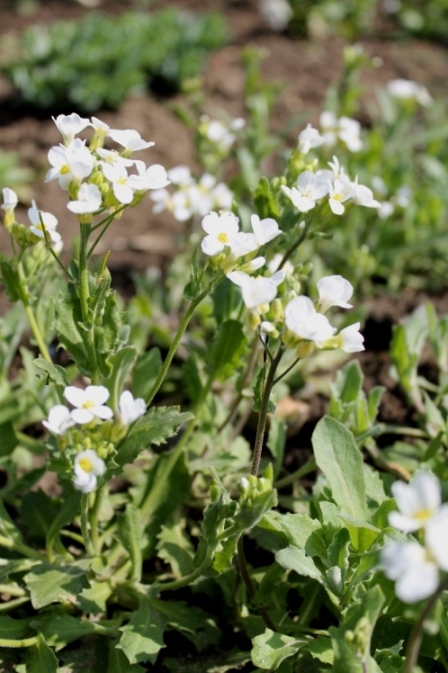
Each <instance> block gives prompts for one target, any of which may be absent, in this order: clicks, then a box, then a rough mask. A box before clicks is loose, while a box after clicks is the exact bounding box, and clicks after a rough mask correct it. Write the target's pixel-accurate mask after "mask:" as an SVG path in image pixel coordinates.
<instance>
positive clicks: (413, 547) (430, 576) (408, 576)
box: [381, 542, 439, 603]
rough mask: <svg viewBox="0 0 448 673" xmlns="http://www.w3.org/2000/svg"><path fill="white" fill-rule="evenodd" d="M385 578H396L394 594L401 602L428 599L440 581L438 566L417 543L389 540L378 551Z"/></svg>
mask: <svg viewBox="0 0 448 673" xmlns="http://www.w3.org/2000/svg"><path fill="white" fill-rule="evenodd" d="M381 564H382V566H383V568H384V573H385V575H386V577H388V578H389V579H390V580H396V584H395V593H396V594H397V596H398V598H399V599H400V600H402V601H403V602H404V603H415V602H416V601H420V600H423V598H428V596H431V594H433V593H434V591H435V590H436V589H437V586H438V584H439V569H438V567H437V565H436V563H434V561H433V560H432V559H431V557H430V556H429V554H428V552H427V550H426V549H425V548H424V547H421V546H420V545H419V544H418V542H392V543H391V544H388V545H386V547H384V549H382V550H381Z"/></svg>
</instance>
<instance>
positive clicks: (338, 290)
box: [317, 276, 353, 313]
mask: <svg viewBox="0 0 448 673" xmlns="http://www.w3.org/2000/svg"><path fill="white" fill-rule="evenodd" d="M317 290H318V292H319V310H320V311H321V312H322V313H325V312H326V311H328V309H329V308H330V307H331V306H339V307H340V308H352V304H349V303H348V300H349V299H350V297H351V296H352V294H353V285H352V284H351V283H350V282H349V281H348V280H346V279H345V278H343V277H342V276H325V277H324V278H321V279H320V281H319V282H318V283H317Z"/></svg>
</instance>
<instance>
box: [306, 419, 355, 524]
mask: <svg viewBox="0 0 448 673" xmlns="http://www.w3.org/2000/svg"><path fill="white" fill-rule="evenodd" d="M312 443H313V448H314V455H315V457H316V463H317V465H318V467H319V468H320V469H321V470H322V472H323V473H324V474H325V476H326V478H327V479H328V482H329V484H330V487H331V492H332V495H333V498H334V500H335V502H336V503H337V504H338V505H339V506H340V508H341V510H342V512H343V513H344V514H348V515H350V516H353V517H355V518H357V519H361V520H364V521H365V520H366V519H367V506H366V487H365V481H364V472H363V460H362V456H361V453H360V451H359V449H358V447H357V445H356V442H355V439H354V437H353V435H352V433H351V432H350V431H349V430H347V428H346V427H345V426H343V425H342V423H339V421H336V420H335V419H334V418H330V417H329V416H326V417H325V418H322V420H320V421H319V423H318V424H317V426H316V429H315V430H314V433H313V437H312Z"/></svg>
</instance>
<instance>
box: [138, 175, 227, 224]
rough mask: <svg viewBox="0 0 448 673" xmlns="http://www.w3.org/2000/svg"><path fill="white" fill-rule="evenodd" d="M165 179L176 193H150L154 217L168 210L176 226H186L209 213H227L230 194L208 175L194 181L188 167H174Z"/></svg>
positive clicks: (220, 183) (161, 190) (164, 190)
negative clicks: (220, 211) (188, 222)
mask: <svg viewBox="0 0 448 673" xmlns="http://www.w3.org/2000/svg"><path fill="white" fill-rule="evenodd" d="M168 178H169V180H170V182H171V184H173V185H174V186H175V187H176V188H177V189H176V191H174V192H173V193H170V192H169V191H168V190H167V189H158V190H156V191H154V192H152V193H151V199H152V200H153V202H154V207H153V212H154V213H161V212H162V211H163V210H167V211H168V212H170V213H172V214H173V217H174V218H175V219H176V220H177V221H178V222H186V221H187V220H189V219H191V218H192V217H194V216H195V215H198V216H200V217H204V215H207V213H210V212H211V211H212V210H221V209H222V210H227V209H229V208H231V206H232V200H233V194H232V192H231V191H230V189H229V188H228V187H227V185H225V184H224V183H223V182H218V181H217V180H216V178H215V177H213V175H211V174H210V173H204V175H202V177H201V178H200V179H199V180H196V179H195V178H194V177H193V176H192V174H191V171H190V169H189V168H188V166H176V167H175V168H171V169H170V170H169V171H168Z"/></svg>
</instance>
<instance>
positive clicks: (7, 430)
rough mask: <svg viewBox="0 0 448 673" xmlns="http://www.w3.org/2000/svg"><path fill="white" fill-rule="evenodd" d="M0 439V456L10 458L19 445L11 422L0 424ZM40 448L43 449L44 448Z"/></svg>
mask: <svg viewBox="0 0 448 673" xmlns="http://www.w3.org/2000/svg"><path fill="white" fill-rule="evenodd" d="M16 408H17V404H16ZM0 437H1V438H2V442H1V445H0V456H10V455H11V453H12V452H13V451H14V449H15V448H16V446H17V444H18V443H19V441H18V439H17V435H16V431H15V430H14V425H13V424H12V423H11V421H6V422H5V423H1V424H0ZM42 448H43V449H44V447H42Z"/></svg>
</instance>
